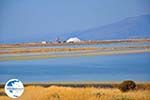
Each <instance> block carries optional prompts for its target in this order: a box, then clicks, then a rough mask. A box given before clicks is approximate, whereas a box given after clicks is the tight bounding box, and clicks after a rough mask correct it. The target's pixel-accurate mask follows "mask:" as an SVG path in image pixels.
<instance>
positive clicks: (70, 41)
mask: <svg viewBox="0 0 150 100" xmlns="http://www.w3.org/2000/svg"><path fill="white" fill-rule="evenodd" d="M66 42H67V43H77V42H81V40H80V39H78V38H77V37H74V38H70V39H68V40H67V41H66Z"/></svg>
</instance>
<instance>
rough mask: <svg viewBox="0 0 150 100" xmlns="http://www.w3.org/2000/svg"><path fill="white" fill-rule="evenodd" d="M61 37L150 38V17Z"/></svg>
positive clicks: (88, 38)
mask: <svg viewBox="0 0 150 100" xmlns="http://www.w3.org/2000/svg"><path fill="white" fill-rule="evenodd" d="M63 37H64V38H65V39H67V38H70V37H78V38H80V39H83V40H109V39H131V38H150V15H141V16H136V17H128V18H126V19H124V20H121V21H118V22H116V23H112V24H109V25H105V26H101V27H97V28H93V29H89V30H85V31H81V32H74V33H68V34H65V35H64V36H63Z"/></svg>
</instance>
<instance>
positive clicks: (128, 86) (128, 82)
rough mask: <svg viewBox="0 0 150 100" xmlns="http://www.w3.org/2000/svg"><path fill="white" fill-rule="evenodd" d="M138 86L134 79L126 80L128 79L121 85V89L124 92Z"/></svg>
mask: <svg viewBox="0 0 150 100" xmlns="http://www.w3.org/2000/svg"><path fill="white" fill-rule="evenodd" d="M135 87H136V84H135V82H134V81H132V80H126V81H123V82H122V83H121V84H120V85H119V89H120V90H121V91H122V92H127V91H129V90H134V89H135Z"/></svg>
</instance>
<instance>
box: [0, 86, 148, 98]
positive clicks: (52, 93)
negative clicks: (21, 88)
mask: <svg viewBox="0 0 150 100" xmlns="http://www.w3.org/2000/svg"><path fill="white" fill-rule="evenodd" d="M0 92H1V93H2V92H4V91H3V90H2V89H1V90H0ZM149 94H150V90H136V91H129V92H127V93H122V92H121V91H120V90H118V89H117V88H114V89H111V88H107V89H104V88H92V87H87V88H71V87H58V86H50V87H47V88H44V87H41V86H27V87H25V92H24V94H23V95H22V96H21V97H20V98H18V99H17V100H150V95H149ZM0 100H11V99H10V98H8V97H7V96H5V95H1V96H0Z"/></svg>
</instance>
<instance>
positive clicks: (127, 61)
mask: <svg viewBox="0 0 150 100" xmlns="http://www.w3.org/2000/svg"><path fill="white" fill-rule="evenodd" d="M11 78H18V79H20V80H22V81H23V82H49V81H50V82H51V81H55V82H56V81H120V80H126V79H132V80H136V81H150V53H141V54H126V55H111V56H88V57H87V56H86V57H72V58H54V59H52V58H51V59H42V60H26V61H6V62H0V83H2V82H6V81H7V80H8V79H11Z"/></svg>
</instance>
